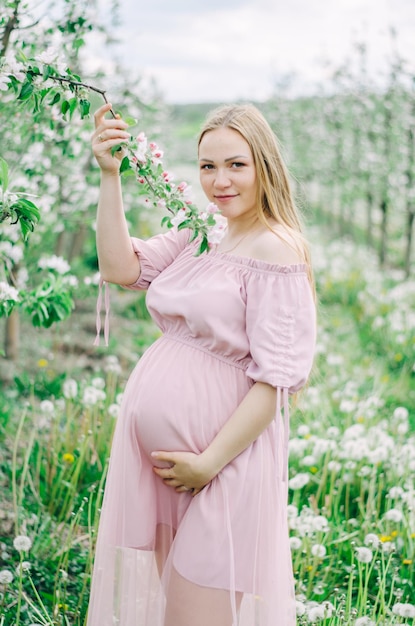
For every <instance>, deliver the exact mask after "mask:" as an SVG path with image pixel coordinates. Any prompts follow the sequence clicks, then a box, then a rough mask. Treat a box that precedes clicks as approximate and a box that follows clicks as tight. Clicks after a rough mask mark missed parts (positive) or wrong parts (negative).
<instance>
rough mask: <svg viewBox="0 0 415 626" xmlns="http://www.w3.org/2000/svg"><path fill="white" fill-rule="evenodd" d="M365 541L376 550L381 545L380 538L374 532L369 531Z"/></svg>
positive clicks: (366, 544)
mask: <svg viewBox="0 0 415 626" xmlns="http://www.w3.org/2000/svg"><path fill="white" fill-rule="evenodd" d="M363 543H364V544H365V546H370V547H372V548H373V549H374V550H376V549H377V548H378V547H379V544H380V539H379V537H378V536H377V535H375V534H374V533H368V534H367V535H366V537H365V538H364V541H363Z"/></svg>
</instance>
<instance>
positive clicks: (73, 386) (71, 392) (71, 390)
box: [62, 378, 78, 400]
mask: <svg viewBox="0 0 415 626" xmlns="http://www.w3.org/2000/svg"><path fill="white" fill-rule="evenodd" d="M62 391H63V395H64V397H65V398H66V399H67V400H72V399H73V398H76V396H77V395H78V383H77V382H76V380H74V379H73V378H67V379H66V380H65V382H64V383H63V386H62Z"/></svg>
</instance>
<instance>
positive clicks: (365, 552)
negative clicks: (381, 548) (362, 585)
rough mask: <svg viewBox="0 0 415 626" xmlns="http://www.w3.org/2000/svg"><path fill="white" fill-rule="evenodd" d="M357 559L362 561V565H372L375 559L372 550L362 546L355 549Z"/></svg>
mask: <svg viewBox="0 0 415 626" xmlns="http://www.w3.org/2000/svg"><path fill="white" fill-rule="evenodd" d="M355 553H356V559H357V560H358V561H360V563H370V562H371V560H372V559H373V552H372V550H371V549H370V548H367V547H365V546H360V547H358V548H356V549H355Z"/></svg>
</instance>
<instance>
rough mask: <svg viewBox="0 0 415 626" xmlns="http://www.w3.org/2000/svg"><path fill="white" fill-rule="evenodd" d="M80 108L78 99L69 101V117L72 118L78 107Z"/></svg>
mask: <svg viewBox="0 0 415 626" xmlns="http://www.w3.org/2000/svg"><path fill="white" fill-rule="evenodd" d="M77 106H78V98H71V99H70V100H69V116H70V117H71V118H72V116H73V114H74V112H75V110H76V107H77Z"/></svg>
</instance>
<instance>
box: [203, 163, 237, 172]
mask: <svg viewBox="0 0 415 626" xmlns="http://www.w3.org/2000/svg"><path fill="white" fill-rule="evenodd" d="M244 166H245V163H241V162H240V161H232V163H230V167H231V169H240V168H241V167H244ZM200 169H201V170H213V169H215V166H214V165H213V164H212V163H204V164H203V165H201V166H200Z"/></svg>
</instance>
